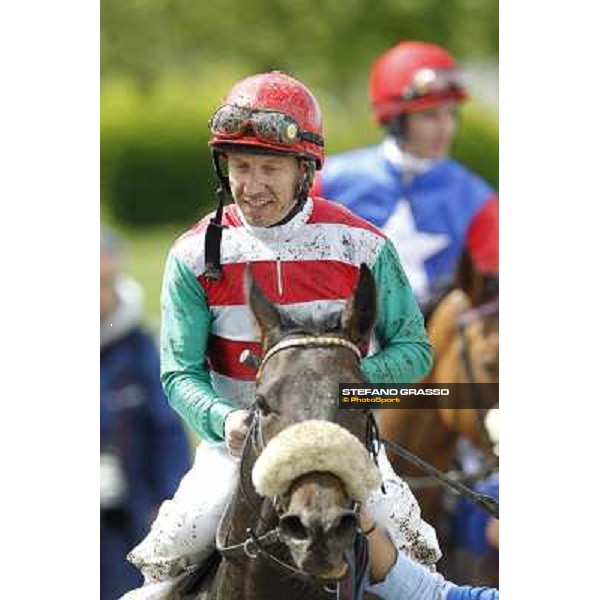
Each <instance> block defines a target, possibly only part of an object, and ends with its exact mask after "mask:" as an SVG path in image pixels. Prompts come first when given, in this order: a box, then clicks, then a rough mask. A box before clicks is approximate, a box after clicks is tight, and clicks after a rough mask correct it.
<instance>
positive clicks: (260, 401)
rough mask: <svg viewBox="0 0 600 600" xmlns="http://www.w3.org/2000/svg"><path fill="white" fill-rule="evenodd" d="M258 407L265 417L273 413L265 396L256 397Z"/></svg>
mask: <svg viewBox="0 0 600 600" xmlns="http://www.w3.org/2000/svg"><path fill="white" fill-rule="evenodd" d="M256 407H257V408H258V410H259V411H260V412H261V414H262V415H263V416H265V417H266V416H267V415H268V414H270V413H272V412H273V411H272V409H271V407H270V406H269V403H268V402H267V400H266V398H265V397H264V396H260V395H259V396H256Z"/></svg>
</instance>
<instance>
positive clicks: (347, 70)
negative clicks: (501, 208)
mask: <svg viewBox="0 0 600 600" xmlns="http://www.w3.org/2000/svg"><path fill="white" fill-rule="evenodd" d="M401 39H419V40H428V41H431V42H434V43H438V44H441V45H442V46H445V47H447V48H448V49H449V50H450V51H451V52H452V53H453V54H455V55H456V56H457V58H459V59H467V58H468V59H469V60H471V61H473V60H479V59H483V60H484V61H485V59H488V60H491V61H495V60H496V57H497V52H498V0H343V1H340V0H252V1H251V2H243V1H242V0H215V1H213V2H210V1H207V2H198V1H196V2H194V1H193V0H102V2H101V72H102V95H101V110H102V118H101V141H102V143H101V198H102V207H103V208H102V210H103V214H104V215H105V216H107V218H110V219H114V220H116V221H117V222H120V223H127V224H130V225H133V226H139V225H150V224H159V223H165V222H190V221H191V220H195V219H197V218H199V216H201V215H202V214H203V213H205V212H206V211H207V210H210V209H211V208H212V207H213V206H214V181H213V178H212V175H211V165H210V155H209V152H208V146H207V143H208V130H207V122H208V119H209V116H210V114H211V113H212V111H213V110H214V108H215V107H216V106H217V105H218V103H219V102H220V99H221V98H222V97H223V95H224V94H225V92H226V91H227V90H228V89H229V87H230V86H231V84H232V83H233V82H234V81H236V80H238V79H240V78H241V77H243V76H247V75H249V74H251V73H256V72H261V71H266V70H271V69H279V70H282V71H286V72H288V73H290V74H292V75H294V76H296V77H298V78H299V79H300V80H302V81H305V82H306V83H307V84H309V86H310V88H311V89H312V90H313V91H314V92H315V94H316V96H317V98H318V99H319V103H320V105H321V108H322V110H323V116H324V125H325V137H326V140H327V153H328V154H333V153H336V152H339V151H342V150H346V149H350V148H355V147H358V146H362V145H366V144H372V143H377V142H378V141H379V140H380V138H381V131H380V129H379V128H378V127H377V126H376V125H375V123H374V122H373V121H372V118H371V115H370V107H369V100H368V96H367V81H368V73H369V69H370V67H371V64H372V62H373V60H374V59H375V58H376V57H377V56H378V55H379V54H380V53H381V52H383V51H385V50H386V49H388V48H389V47H391V46H392V45H394V44H395V43H397V42H398V41H399V40H401ZM482 149H485V151H484V152H482ZM452 154H453V156H455V157H456V158H457V159H458V160H460V161H463V162H464V163H465V164H466V165H467V166H469V167H471V168H473V169H474V170H475V171H477V172H478V173H480V174H481V175H483V176H484V177H485V178H486V179H488V181H490V182H491V183H492V184H494V185H496V186H497V184H498V179H497V175H498V130H497V114H496V113H495V112H494V111H491V112H490V111H484V110H482V109H481V107H478V106H477V105H476V102H469V103H468V106H466V107H465V111H464V113H463V120H462V124H461V129H460V134H459V137H458V139H457V141H456V145H455V148H454V149H453V153H452Z"/></svg>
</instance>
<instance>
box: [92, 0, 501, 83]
mask: <svg viewBox="0 0 600 600" xmlns="http://www.w3.org/2000/svg"><path fill="white" fill-rule="evenodd" d="M411 38H412V39H420V40H427V41H431V42H435V43H439V44H441V45H443V46H446V47H448V48H449V49H451V50H452V52H453V53H455V54H456V56H458V57H459V58H464V57H469V58H483V57H488V56H491V57H495V56H496V55H497V53H498V0H343V2H340V0H252V2H243V1H240V0H216V1H213V2H193V1H190V0H102V2H101V69H102V75H103V77H105V76H106V75H127V76H131V77H133V78H135V80H136V81H137V82H138V83H139V84H140V85H141V86H142V88H144V87H147V86H148V87H151V86H152V85H153V84H154V83H155V82H156V80H157V78H158V76H159V75H160V74H161V73H163V72H164V71H166V70H168V71H172V70H173V69H176V70H178V71H183V72H186V71H189V72H196V70H197V69H198V68H199V67H201V66H202V65H206V64H211V65H214V64H215V63H221V62H223V63H231V62H234V63H236V64H238V65H240V68H241V70H242V71H243V72H245V73H250V72H258V71H263V70H269V69H272V68H278V69H281V70H284V71H287V72H290V73H292V74H295V75H297V76H298V77H300V78H302V77H305V78H306V79H307V80H310V81H312V83H313V84H318V85H321V86H333V87H334V88H335V89H338V90H339V89H341V88H344V87H345V86H347V85H349V84H350V83H351V82H352V81H353V80H354V79H355V77H356V74H357V73H364V72H367V70H368V68H369V66H370V64H371V63H372V61H373V59H374V58H375V57H376V56H377V55H378V54H379V53H381V52H382V51H384V50H385V49H387V48H388V47H390V46H392V45H393V44H395V43H396V42H397V41H399V40H400V39H411Z"/></svg>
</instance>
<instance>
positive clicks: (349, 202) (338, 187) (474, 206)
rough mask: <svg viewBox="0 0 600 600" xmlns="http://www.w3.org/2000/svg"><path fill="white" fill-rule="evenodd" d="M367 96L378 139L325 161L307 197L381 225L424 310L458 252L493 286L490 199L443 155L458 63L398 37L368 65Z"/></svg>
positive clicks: (457, 99) (494, 217)
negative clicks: (381, 136) (381, 133)
mask: <svg viewBox="0 0 600 600" xmlns="http://www.w3.org/2000/svg"><path fill="white" fill-rule="evenodd" d="M369 94H370V98H371V103H372V107H373V111H374V113H375V118H376V119H377V122H378V123H379V124H380V125H381V126H382V127H383V129H384V131H385V134H386V135H385V138H384V139H383V142H382V143H381V144H379V145H378V146H373V147H368V148H362V149H359V150H353V151H350V152H345V153H342V154H339V155H337V156H333V157H331V158H328V160H327V164H326V165H325V167H324V169H323V171H322V174H321V176H320V177H318V178H317V180H316V182H315V186H314V188H313V192H314V194H315V195H323V196H325V197H327V198H331V199H333V200H335V201H337V202H340V203H341V204H343V205H344V206H346V207H348V208H349V209H351V210H352V211H353V212H355V213H356V214H358V215H360V216H361V217H363V218H364V219H366V220H367V221H369V222H370V223H373V224H374V225H376V226H377V227H380V228H381V229H382V230H383V232H384V233H385V234H386V235H387V236H388V237H389V239H391V240H392V241H393V242H394V245H395V246H396V250H397V251H398V253H399V255H400V258H401V259H402V265H403V267H404V269H405V271H406V274H407V276H408V279H409V281H410V283H411V286H412V288H413V291H414V292H415V295H416V296H417V300H418V301H419V304H420V306H421V307H422V308H423V309H424V310H426V309H429V308H430V305H431V304H432V302H434V301H435V299H436V298H437V297H439V296H440V295H441V293H442V292H443V291H444V290H445V288H446V287H448V286H449V284H451V282H452V280H453V277H454V271H455V269H456V266H457V262H458V259H459V257H460V256H461V254H462V252H463V250H465V249H466V250H467V251H468V254H469V257H470V259H471V261H472V263H473V265H474V267H475V268H476V269H477V270H478V271H479V272H480V273H481V274H482V275H485V276H488V277H489V279H488V281H489V282H490V284H492V285H496V284H497V279H496V277H497V274H498V199H497V195H496V193H495V192H494V190H493V189H492V188H491V187H490V186H489V185H488V184H487V183H486V182H485V181H484V180H483V179H481V178H480V177H478V176H477V175H475V174H474V173H472V172H471V171H469V170H468V169H467V168H465V167H464V166H463V165H461V164H459V163H457V162H456V161H454V160H452V159H450V158H449V157H448V151H449V149H450V146H451V144H452V141H453V140H454V136H455V134H456V130H457V126H458V121H459V113H458V107H459V104H460V103H461V102H463V101H464V100H465V99H466V98H467V92H466V89H465V87H464V84H463V82H462V79H461V73H460V71H459V69H458V65H457V64H456V62H455V61H454V59H453V58H452V56H450V54H448V52H446V51H445V50H444V49H442V48H440V47H438V46H435V45H433V44H427V43H423V42H402V43H399V44H398V45H396V46H394V47H393V48H391V49H389V50H388V51H387V52H385V53H384V54H383V55H381V56H380V57H379V58H378V59H377V60H376V61H375V63H374V65H373V67H372V70H371V75H370V85H369Z"/></svg>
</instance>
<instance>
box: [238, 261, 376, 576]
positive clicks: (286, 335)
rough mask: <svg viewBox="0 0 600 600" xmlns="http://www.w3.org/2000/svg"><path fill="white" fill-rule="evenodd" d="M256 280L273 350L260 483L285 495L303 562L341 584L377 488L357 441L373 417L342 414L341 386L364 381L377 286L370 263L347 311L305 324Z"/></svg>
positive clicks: (295, 553)
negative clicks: (363, 511) (359, 505)
mask: <svg viewBox="0 0 600 600" xmlns="http://www.w3.org/2000/svg"><path fill="white" fill-rule="evenodd" d="M248 279H249V280H248V288H249V289H248V298H249V304H250V307H251V310H252V312H253V314H254V316H255V318H256V321H257V323H258V325H259V328H260V332H261V338H262V343H263V347H264V351H265V354H264V356H263V359H262V363H261V366H260V368H259V373H258V376H257V390H256V406H257V409H258V411H259V415H258V425H257V428H256V429H257V432H258V442H259V443H258V446H259V449H260V450H264V451H263V452H262V454H261V456H260V457H259V459H258V461H257V463H256V466H255V469H254V473H253V475H254V482H255V485H256V487H257V489H258V491H259V492H261V493H262V494H263V495H266V496H270V497H273V498H274V499H275V497H276V500H277V505H278V507H279V509H280V517H279V530H280V535H281V537H282V539H283V540H284V542H285V543H286V545H287V546H288V548H289V551H290V553H291V556H292V558H293V560H294V562H295V563H296V565H297V566H298V567H299V568H300V569H302V570H303V571H305V572H307V573H309V574H311V575H313V576H316V577H319V578H323V579H337V578H340V577H342V576H343V575H344V573H345V571H346V567H347V564H346V560H345V557H344V554H345V553H346V552H347V551H349V550H351V549H352V547H353V542H354V535H355V532H356V528H357V514H356V513H355V511H354V510H353V500H362V499H363V498H361V497H359V496H364V495H365V486H369V485H370V486H376V485H377V477H378V473H376V474H374V472H373V470H372V469H373V468H374V465H373V463H372V462H371V461H370V460H369V456H368V453H367V452H366V449H365V448H364V446H363V445H362V443H359V442H358V440H357V438H356V437H354V436H358V437H360V438H363V436H364V431H365V427H366V414H365V413H364V411H357V410H340V409H339V408H338V384H339V383H340V382H363V381H364V376H363V375H362V372H361V370H360V365H359V359H360V351H359V350H358V347H359V346H361V345H362V344H364V343H365V342H366V340H368V336H369V334H370V331H371V328H372V326H373V323H374V321H375V312H376V290H375V283H374V280H373V277H372V275H371V273H370V271H369V269H368V268H367V267H366V266H364V265H363V266H362V267H361V270H360V276H359V280H358V284H357V286H356V288H355V291H354V294H353V296H352V297H351V298H350V299H349V300H348V301H347V302H346V304H345V306H344V307H343V309H342V310H341V311H340V312H339V313H337V314H335V315H329V317H328V318H327V319H325V320H324V321H323V320H322V319H319V318H316V319H314V321H315V322H313V323H306V322H305V323H297V322H294V321H293V320H291V319H290V318H289V317H288V316H287V314H286V312H285V310H284V309H282V308H278V307H277V306H275V305H274V304H273V303H272V302H270V301H269V299H268V298H267V297H266V296H265V295H264V294H263V292H262V291H261V290H260V288H259V287H258V285H257V284H256V282H255V281H254V280H253V278H252V277H251V276H249V278H248ZM351 434H353V435H351ZM352 461H354V462H355V463H357V464H354V465H353V464H352ZM257 469H258V470H257ZM361 469H362V470H361ZM361 478H362V481H361Z"/></svg>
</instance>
